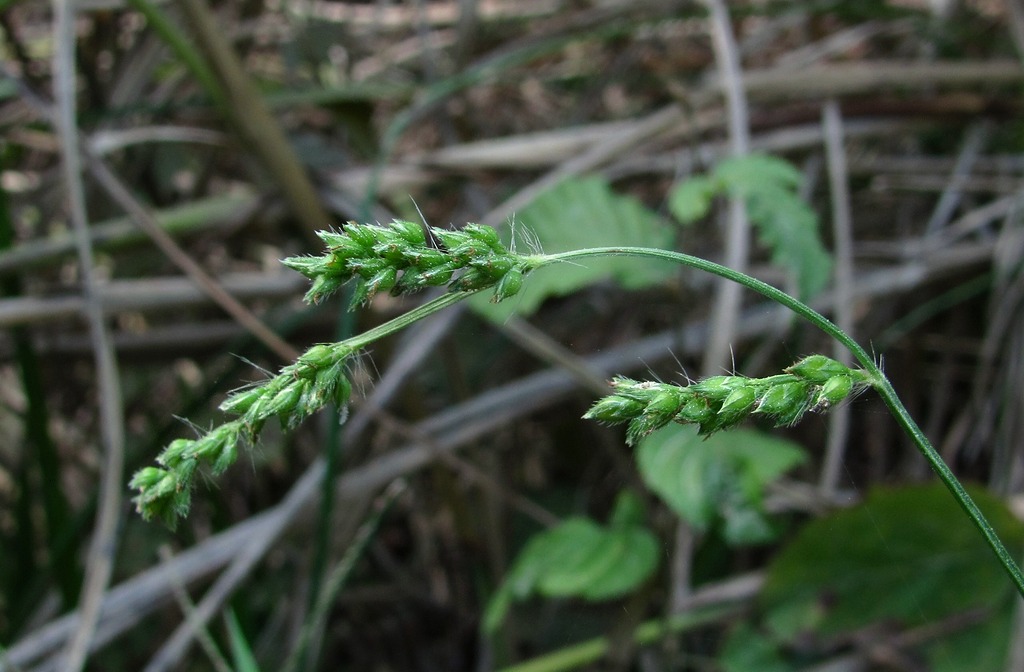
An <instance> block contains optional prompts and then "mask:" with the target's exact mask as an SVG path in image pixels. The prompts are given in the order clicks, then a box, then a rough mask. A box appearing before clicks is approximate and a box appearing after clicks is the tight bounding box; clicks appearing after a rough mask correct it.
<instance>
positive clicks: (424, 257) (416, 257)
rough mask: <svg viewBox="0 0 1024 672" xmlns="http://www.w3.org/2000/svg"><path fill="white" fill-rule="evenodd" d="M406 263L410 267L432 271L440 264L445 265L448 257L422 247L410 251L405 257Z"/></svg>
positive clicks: (440, 252) (432, 249)
mask: <svg viewBox="0 0 1024 672" xmlns="http://www.w3.org/2000/svg"><path fill="white" fill-rule="evenodd" d="M406 261H408V262H409V264H410V265H411V266H416V267H417V268H421V269H432V268H435V267H437V266H441V265H442V264H447V263H448V255H447V254H445V253H444V252H442V251H441V250H435V249H434V248H432V247H422V248H416V249H414V250H410V251H409V253H408V254H407V255H406ZM442 284H443V283H442Z"/></svg>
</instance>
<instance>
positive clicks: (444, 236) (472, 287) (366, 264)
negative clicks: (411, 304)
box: [282, 220, 531, 308]
mask: <svg viewBox="0 0 1024 672" xmlns="http://www.w3.org/2000/svg"><path fill="white" fill-rule="evenodd" d="M428 231H429V233H430V235H431V240H428V238H427V233H428ZM318 235H319V236H320V238H322V239H323V241H324V244H325V245H326V247H327V253H326V254H323V255H321V256H315V257H291V258H289V259H285V260H283V262H282V263H284V265H285V266H288V267H289V268H292V269H294V270H296V271H298V272H299V273H302V274H303V275H305V276H306V277H308V278H309V279H311V280H312V281H313V285H312V287H310V289H309V292H307V293H306V301H308V302H310V303H319V302H320V301H322V300H323V299H324V298H325V297H327V296H329V295H330V294H332V293H334V292H335V291H337V290H338V289H339V288H340V287H341V286H342V285H344V284H345V283H346V282H348V281H349V280H352V279H356V280H357V284H356V289H355V292H354V295H353V297H352V305H351V307H352V308H355V307H358V306H360V305H362V304H364V303H366V302H367V301H369V300H370V299H371V298H372V297H373V296H374V295H375V294H377V293H378V292H391V294H394V295H396V296H397V295H399V294H406V293H411V292H416V291H419V290H421V289H425V288H427V287H443V286H448V288H449V289H450V290H451V291H467V292H468V291H477V290H481V289H487V288H489V287H494V288H495V289H494V297H493V299H492V300H493V301H495V302H497V301H501V300H503V299H507V298H508V297H510V296H514V295H515V294H516V293H518V292H519V289H520V288H521V287H522V285H523V276H524V275H525V274H526V273H527V272H529V270H530V269H531V263H530V261H529V259H528V258H526V257H523V256H520V255H517V254H514V253H512V252H510V251H509V250H508V249H506V248H505V246H504V245H502V243H501V241H500V240H499V239H498V234H497V232H496V231H495V230H494V229H493V228H491V227H489V226H480V225H478V224H467V225H466V226H465V227H463V228H462V229H459V230H449V229H439V228H430V229H427V228H426V227H424V226H421V225H420V224H417V223H415V222H405V221H397V220H396V221H394V222H392V223H391V224H390V225H388V226H381V225H376V224H355V223H352V222H350V223H349V224H347V225H346V226H345V228H344V229H343V230H341V231H320V232H319V234H318Z"/></svg>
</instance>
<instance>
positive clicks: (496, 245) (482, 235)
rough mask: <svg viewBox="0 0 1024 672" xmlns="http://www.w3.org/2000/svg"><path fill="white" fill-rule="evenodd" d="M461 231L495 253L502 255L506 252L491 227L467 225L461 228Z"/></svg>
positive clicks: (496, 233)
mask: <svg viewBox="0 0 1024 672" xmlns="http://www.w3.org/2000/svg"><path fill="white" fill-rule="evenodd" d="M462 230H463V231H464V232H466V233H468V234H469V235H470V236H472V237H473V238H475V239H476V240H479V241H480V242H482V243H483V244H485V245H487V247H489V248H491V250H493V251H495V252H498V253H504V252H505V251H506V250H505V247H504V245H502V244H501V238H499V237H498V232H497V231H496V230H495V229H494V228H493V227H490V226H481V225H480V224H467V225H465V226H464V227H462Z"/></svg>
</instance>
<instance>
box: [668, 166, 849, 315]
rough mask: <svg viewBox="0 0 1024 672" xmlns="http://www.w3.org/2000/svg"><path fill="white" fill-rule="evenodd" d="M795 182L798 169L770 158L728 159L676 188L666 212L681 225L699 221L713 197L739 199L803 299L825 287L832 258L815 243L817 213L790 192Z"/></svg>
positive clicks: (794, 192)
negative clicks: (795, 283) (709, 173)
mask: <svg viewBox="0 0 1024 672" xmlns="http://www.w3.org/2000/svg"><path fill="white" fill-rule="evenodd" d="M801 179H802V177H801V175H800V171H798V170H797V169H796V168H794V167H793V166H792V165H791V164H790V163H789V162H787V161H785V160H783V159H780V158H777V157H774V156H768V155H765V154H749V155H747V156H741V157H733V158H728V159H725V160H724V161H722V162H721V163H719V164H718V165H717V166H716V167H715V169H714V171H713V172H712V174H711V175H710V176H709V177H697V178H691V179H688V180H686V181H685V182H682V183H680V184H679V185H678V186H676V187H675V188H674V190H673V191H672V194H671V196H670V197H669V209H670V210H671V211H672V214H673V215H675V217H676V218H677V219H678V220H679V221H680V222H682V223H684V224H685V223H689V222H691V221H694V220H696V219H699V218H700V217H703V216H704V214H706V211H707V208H709V207H710V204H711V199H713V198H714V197H715V196H716V195H718V194H721V193H725V194H728V195H730V196H732V197H735V198H741V199H743V200H744V202H745V203H746V205H747V213H748V215H749V217H750V221H751V222H752V223H753V224H754V225H755V226H756V227H757V232H758V236H759V237H760V240H761V242H762V243H763V244H765V245H766V246H767V247H768V248H769V249H770V250H771V253H772V261H773V262H774V263H776V264H778V265H779V266H782V267H783V268H786V269H789V270H790V271H791V272H792V273H793V274H794V277H795V278H796V281H797V285H798V287H799V290H800V294H801V296H802V297H809V296H813V295H814V294H815V293H817V292H819V291H820V290H821V289H822V288H823V287H825V285H826V284H828V280H829V277H830V273H831V268H832V259H831V257H830V256H829V254H828V252H827V250H826V249H825V247H824V245H823V244H822V242H821V236H820V234H819V231H818V217H817V215H816V214H815V212H814V210H812V209H811V208H810V207H809V206H808V205H807V204H806V203H804V202H803V201H802V200H800V198H799V197H798V196H797V194H796V188H797V187H798V186H799V185H800V182H801Z"/></svg>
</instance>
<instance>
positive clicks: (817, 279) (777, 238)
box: [748, 189, 832, 297]
mask: <svg viewBox="0 0 1024 672" xmlns="http://www.w3.org/2000/svg"><path fill="white" fill-rule="evenodd" d="M748 211H749V215H750V221H752V222H753V223H754V224H755V225H756V226H757V227H758V232H759V235H760V237H761V240H762V242H763V243H764V244H765V245H767V246H768V247H769V248H770V249H771V251H772V261H773V262H774V263H776V264H778V265H779V266H782V267H783V268H788V269H790V270H791V271H792V272H793V273H794V274H795V276H796V280H797V285H798V286H799V288H800V295H801V296H803V297H807V296H812V295H814V294H816V293H817V292H819V291H820V290H821V289H822V288H824V287H825V285H827V284H828V281H829V277H830V276H831V272H832V257H831V256H830V255H829V253H828V251H827V250H826V249H825V247H824V245H823V244H822V242H821V238H820V236H819V235H818V218H817V215H815V214H814V211H813V210H811V209H810V208H809V207H808V206H807V204H805V203H804V202H803V201H801V200H800V199H799V198H798V197H797V196H796V194H794V193H792V192H790V191H786V190H783V189H765V190H763V191H761V192H759V193H757V194H755V195H753V196H751V197H750V199H749V200H748Z"/></svg>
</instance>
